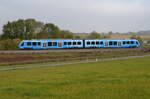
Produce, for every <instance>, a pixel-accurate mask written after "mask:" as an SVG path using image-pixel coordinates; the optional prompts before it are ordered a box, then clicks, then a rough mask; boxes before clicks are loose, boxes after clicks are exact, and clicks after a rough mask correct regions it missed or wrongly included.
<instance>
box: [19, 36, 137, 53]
mask: <svg viewBox="0 0 150 99" xmlns="http://www.w3.org/2000/svg"><path fill="white" fill-rule="evenodd" d="M133 47H140V42H139V41H138V40H136V39H86V40H82V39H80V40H74V39H43V40H42V39H41V40H36V39H35V40H22V41H21V42H20V43H19V45H18V48H19V49H35V50H36V49H39V50H40V49H72V48H81V49H82V48H133Z"/></svg>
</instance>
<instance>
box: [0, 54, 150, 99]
mask: <svg viewBox="0 0 150 99" xmlns="http://www.w3.org/2000/svg"><path fill="white" fill-rule="evenodd" d="M0 99H150V57H145V58H134V59H126V60H114V61H103V62H95V63H82V64H74V65H63V66H53V67H41V68H32V69H17V70H10V71H0Z"/></svg>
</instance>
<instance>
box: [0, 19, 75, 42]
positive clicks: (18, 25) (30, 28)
mask: <svg viewBox="0 0 150 99" xmlns="http://www.w3.org/2000/svg"><path fill="white" fill-rule="evenodd" d="M57 38H62V39H63V38H73V33H71V32H70V31H67V30H60V29H59V27H58V26H56V25H54V24H53V23H46V24H44V23H43V22H39V21H36V20H35V19H26V20H23V19H19V20H17V21H13V22H8V23H7V24H5V25H4V26H3V34H2V36H1V39H3V40H5V39H57Z"/></svg>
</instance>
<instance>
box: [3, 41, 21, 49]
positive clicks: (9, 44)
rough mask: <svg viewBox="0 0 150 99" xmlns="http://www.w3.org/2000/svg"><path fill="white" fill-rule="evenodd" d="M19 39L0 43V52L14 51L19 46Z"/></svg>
mask: <svg viewBox="0 0 150 99" xmlns="http://www.w3.org/2000/svg"><path fill="white" fill-rule="evenodd" d="M19 41H20V40H19V39H13V40H12V39H7V40H2V41H0V50H9V49H11V50H15V49H17V46H18V44H19Z"/></svg>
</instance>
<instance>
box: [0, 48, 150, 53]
mask: <svg viewBox="0 0 150 99" xmlns="http://www.w3.org/2000/svg"><path fill="white" fill-rule="evenodd" d="M113 51H145V52H147V51H150V48H95V49H93V48H91V49H50V50H0V54H11V53H12V54H13V53H14V54H15V53H50V52H113Z"/></svg>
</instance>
